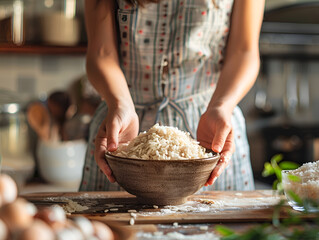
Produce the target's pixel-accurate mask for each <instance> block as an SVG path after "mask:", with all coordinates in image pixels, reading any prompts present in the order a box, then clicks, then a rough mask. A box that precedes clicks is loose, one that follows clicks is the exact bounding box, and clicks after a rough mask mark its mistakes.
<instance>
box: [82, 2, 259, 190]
mask: <svg viewBox="0 0 319 240" xmlns="http://www.w3.org/2000/svg"><path fill="white" fill-rule="evenodd" d="M232 6H233V0H215V1H212V0H171V1H160V3H158V4H156V3H149V4H147V5H145V6H144V7H143V8H142V7H136V6H130V5H128V4H127V3H126V2H125V1H124V0H118V10H117V20H118V27H119V31H118V38H119V42H120V44H119V56H120V64H121V68H122V70H123V73H124V75H125V77H126V80H127V84H128V87H129V89H130V93H131V96H132V99H133V101H134V104H135V108H136V112H137V114H138V116H139V121H140V131H146V130H148V129H149V128H150V127H151V126H153V125H154V124H155V123H157V122H158V123H161V124H162V125H168V126H175V127H177V128H178V129H180V130H183V131H187V132H190V134H191V136H192V137H193V138H196V129H197V126H198V122H199V119H200V117H201V115H202V114H203V113H204V112H205V110H206V107H207V105H208V103H209V101H210V99H211V96H212V94H213V92H214V90H215V86H216V83H217V81H218V78H219V74H220V71H221V68H222V66H223V58H224V52H225V46H226V42H227V37H228V33H229V25H230V15H231V10H232ZM106 114H107V106H106V104H105V102H103V103H101V105H100V106H99V107H98V109H97V111H96V113H95V116H94V118H93V121H92V123H91V126H90V138H89V142H88V150H87V154H86V160H85V165H84V169H83V176H82V182H81V186H80V191H103V190H107V191H114V190H121V189H120V187H119V186H118V184H117V183H115V184H111V183H109V181H108V180H107V178H106V177H105V176H104V174H103V173H102V171H100V170H99V168H98V166H97V164H96V162H95V160H94V143H93V139H94V138H95V136H96V133H97V131H98V128H99V126H100V124H101V122H102V121H103V119H104V118H105V116H106ZM232 124H233V131H234V136H235V145H236V151H235V153H234V154H233V156H232V161H231V163H230V165H229V166H228V167H227V169H226V170H225V171H224V172H223V173H222V174H221V175H220V176H219V177H218V178H217V181H216V182H215V183H214V185H213V186H208V187H203V188H202V190H253V189H254V180H253V174H252V169H251V164H250V154H249V145H248V141H247V136H246V128H245V120H244V117H243V115H242V112H241V110H240V109H239V107H236V108H235V110H234V112H233V116H232ZM185 184H187V183H185Z"/></svg>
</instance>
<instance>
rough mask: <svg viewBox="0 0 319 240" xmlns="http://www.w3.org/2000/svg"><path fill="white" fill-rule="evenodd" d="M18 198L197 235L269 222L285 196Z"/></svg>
mask: <svg viewBox="0 0 319 240" xmlns="http://www.w3.org/2000/svg"><path fill="white" fill-rule="evenodd" d="M22 197H24V198H26V199H27V200H28V201H30V202H32V203H34V204H35V205H36V206H37V207H39V208H41V207H44V206H49V205H52V204H59V205H61V206H62V207H64V208H65V209H69V211H73V210H74V212H72V213H71V216H70V217H73V216H78V215H84V216H86V217H88V218H89V219H92V220H99V221H102V222H105V223H111V224H114V223H117V224H120V226H126V227H128V228H130V229H134V230H136V231H140V232H144V233H146V232H153V233H154V232H155V233H158V234H163V233H164V234H165V233H167V232H172V231H175V232H179V233H181V232H182V233H184V234H197V235H198V234H204V233H209V232H210V233H211V232H212V231H213V229H214V228H215V226H216V224H226V225H229V226H231V227H232V228H234V227H235V228H236V227H237V228H238V226H240V228H241V229H244V228H247V227H249V226H252V225H253V224H255V223H260V222H270V221H271V219H272V216H273V212H274V207H275V205H277V204H278V202H279V201H280V200H282V199H284V196H282V195H278V193H277V192H276V191H272V190H256V191H246V192H244V191H209V192H201V193H199V194H195V195H192V196H190V197H189V198H188V201H187V202H186V203H185V204H183V205H179V206H151V205H144V204H141V203H139V202H138V201H137V199H136V197H135V196H133V195H130V194H128V193H126V192H69V193H67V192H65V193H34V194H25V195H23V196H22ZM72 203H76V204H78V209H76V208H73V209H72V208H71V210H70V206H71V205H72V206H73V205H74V204H72ZM81 206H82V207H81ZM83 206H84V208H85V209H84V208H83ZM68 207H69V208H68ZM79 209H81V211H79ZM288 209H289V210H291V208H290V207H289V206H284V208H282V209H281V212H280V218H286V217H287V216H288V215H287V210H288ZM132 219H133V220H132ZM133 223H134V224H133ZM130 224H133V225H130ZM138 239H151V238H143V237H141V238H138ZM154 239H165V238H154ZM170 239H171V238H170Z"/></svg>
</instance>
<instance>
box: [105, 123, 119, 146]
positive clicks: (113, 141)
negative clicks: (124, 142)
mask: <svg viewBox="0 0 319 240" xmlns="http://www.w3.org/2000/svg"><path fill="white" fill-rule="evenodd" d="M107 129H108V130H107V136H106V137H107V150H108V151H110V152H113V151H115V150H116V149H117V146H118V142H119V131H120V127H119V124H118V123H117V122H116V121H112V122H111V123H110V124H109V125H108V126H107Z"/></svg>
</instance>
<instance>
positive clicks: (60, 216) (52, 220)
mask: <svg viewBox="0 0 319 240" xmlns="http://www.w3.org/2000/svg"><path fill="white" fill-rule="evenodd" d="M35 218H38V219H41V220H43V221H44V222H46V223H47V224H48V225H49V226H50V227H51V228H52V229H53V230H54V231H55V232H56V231H58V230H59V229H62V228H64V227H65V224H66V216H65V212H64V210H63V208H62V207H60V206H59V205H52V206H50V207H47V208H43V209H41V210H40V211H39V212H38V213H37V214H36V215H35Z"/></svg>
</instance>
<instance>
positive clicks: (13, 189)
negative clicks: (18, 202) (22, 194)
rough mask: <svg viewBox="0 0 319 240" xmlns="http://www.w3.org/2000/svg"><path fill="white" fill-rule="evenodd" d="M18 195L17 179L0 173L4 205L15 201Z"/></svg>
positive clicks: (0, 194)
mask: <svg viewBox="0 0 319 240" xmlns="http://www.w3.org/2000/svg"><path fill="white" fill-rule="evenodd" d="M17 195H18V188H17V184H16V183H15V181H14V180H13V179H12V178H11V177H10V176H9V175H6V174H1V175H0V198H1V200H2V201H1V202H2V205H5V204H8V203H11V202H13V201H14V200H15V199H16V198H17Z"/></svg>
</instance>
